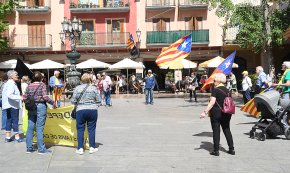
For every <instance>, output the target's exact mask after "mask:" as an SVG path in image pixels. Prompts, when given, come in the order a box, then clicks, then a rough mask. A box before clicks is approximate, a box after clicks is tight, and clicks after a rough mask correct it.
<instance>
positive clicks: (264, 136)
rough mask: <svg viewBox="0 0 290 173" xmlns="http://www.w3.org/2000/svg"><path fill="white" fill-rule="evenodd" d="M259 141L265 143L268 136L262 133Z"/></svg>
mask: <svg viewBox="0 0 290 173" xmlns="http://www.w3.org/2000/svg"><path fill="white" fill-rule="evenodd" d="M259 140H260V141H265V140H266V134H265V133H263V132H262V133H260V134H259Z"/></svg>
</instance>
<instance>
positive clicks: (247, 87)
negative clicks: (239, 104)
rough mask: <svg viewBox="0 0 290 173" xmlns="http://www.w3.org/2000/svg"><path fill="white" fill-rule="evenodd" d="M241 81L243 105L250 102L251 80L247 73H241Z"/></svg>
mask: <svg viewBox="0 0 290 173" xmlns="http://www.w3.org/2000/svg"><path fill="white" fill-rule="evenodd" d="M242 75H243V80H242V89H243V99H244V104H246V103H247V102H248V101H250V100H251V87H252V81H251V78H250V77H249V76H248V75H249V73H248V71H243V73H242Z"/></svg>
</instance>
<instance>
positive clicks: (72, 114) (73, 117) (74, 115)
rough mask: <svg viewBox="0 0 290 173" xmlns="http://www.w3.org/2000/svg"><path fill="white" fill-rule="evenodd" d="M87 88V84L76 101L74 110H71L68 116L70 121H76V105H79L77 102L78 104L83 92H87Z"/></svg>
mask: <svg viewBox="0 0 290 173" xmlns="http://www.w3.org/2000/svg"><path fill="white" fill-rule="evenodd" d="M88 87H89V84H88V85H87V86H86V87H85V88H84V89H83V91H82V92H81V94H80V96H79V98H78V99H77V103H76V104H75V106H74V109H73V110H72V112H71V114H70V116H71V118H72V119H76V117H77V107H78V104H79V102H80V100H81V98H82V96H83V94H84V92H85V91H86V90H87V88H88Z"/></svg>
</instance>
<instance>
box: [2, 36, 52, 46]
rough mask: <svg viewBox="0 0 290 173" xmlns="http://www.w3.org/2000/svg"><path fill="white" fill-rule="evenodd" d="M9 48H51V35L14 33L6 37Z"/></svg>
mask: <svg viewBox="0 0 290 173" xmlns="http://www.w3.org/2000/svg"><path fill="white" fill-rule="evenodd" d="M8 40H9V47H10V48H11V49H40V50H42V49H51V48H52V35H51V34H45V35H43V36H31V35H28V34H15V35H12V36H9V37H8Z"/></svg>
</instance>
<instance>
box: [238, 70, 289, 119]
mask: <svg viewBox="0 0 290 173" xmlns="http://www.w3.org/2000/svg"><path fill="white" fill-rule="evenodd" d="M287 72H288V70H286V71H285V72H284V74H283V76H282V78H281V80H280V81H279V84H281V83H282V81H283V77H284V76H285V75H286V73H287ZM273 89H277V87H273V86H271V87H269V88H267V89H265V90H264V91H262V92H261V93H260V94H262V93H265V92H267V91H270V90H273ZM240 110H241V111H243V112H245V113H248V114H250V115H252V116H254V117H259V116H260V115H261V112H258V111H257V107H256V105H255V103H254V98H252V99H251V100H250V101H248V103H246V104H245V105H244V106H242V107H241V109H240Z"/></svg>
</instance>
